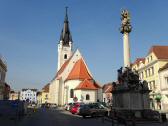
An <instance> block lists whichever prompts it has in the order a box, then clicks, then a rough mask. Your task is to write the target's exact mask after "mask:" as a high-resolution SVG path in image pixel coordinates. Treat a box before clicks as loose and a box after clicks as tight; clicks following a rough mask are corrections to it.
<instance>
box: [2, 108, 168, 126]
mask: <svg viewBox="0 0 168 126" xmlns="http://www.w3.org/2000/svg"><path fill="white" fill-rule="evenodd" d="M0 126H112V123H111V121H109V120H108V121H107V120H105V121H103V120H102V118H86V119H83V118H82V117H80V116H78V115H72V114H71V113H69V112H68V111H64V110H62V109H39V110H38V111H37V112H34V113H31V114H28V115H26V116H25V117H24V118H22V119H20V120H18V121H15V120H7V119H2V118H1V119H0ZM118 126H122V125H118ZM136 126H168V123H138V124H137V125H136Z"/></svg>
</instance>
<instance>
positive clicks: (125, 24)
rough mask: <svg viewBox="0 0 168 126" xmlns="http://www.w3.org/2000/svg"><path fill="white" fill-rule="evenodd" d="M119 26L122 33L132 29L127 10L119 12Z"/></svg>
mask: <svg viewBox="0 0 168 126" xmlns="http://www.w3.org/2000/svg"><path fill="white" fill-rule="evenodd" d="M121 21H122V23H121V28H120V32H121V33H122V34H123V33H130V32H131V30H132V26H131V22H130V14H129V12H128V10H123V11H122V12H121Z"/></svg>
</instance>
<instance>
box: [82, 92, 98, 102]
mask: <svg viewBox="0 0 168 126" xmlns="http://www.w3.org/2000/svg"><path fill="white" fill-rule="evenodd" d="M87 94H88V95H89V96H90V99H89V100H86V95H87ZM81 95H82V97H83V102H84V103H94V102H97V90H81Z"/></svg>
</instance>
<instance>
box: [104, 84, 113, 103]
mask: <svg viewBox="0 0 168 126" xmlns="http://www.w3.org/2000/svg"><path fill="white" fill-rule="evenodd" d="M102 89H103V102H104V103H106V104H107V105H112V89H113V85H112V82H111V83H107V84H104V85H103V87H102Z"/></svg>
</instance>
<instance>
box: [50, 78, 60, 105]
mask: <svg viewBox="0 0 168 126" xmlns="http://www.w3.org/2000/svg"><path fill="white" fill-rule="evenodd" d="M58 89H59V80H56V79H54V80H53V81H52V82H51V83H50V86H49V97H50V99H49V103H54V104H58Z"/></svg>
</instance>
